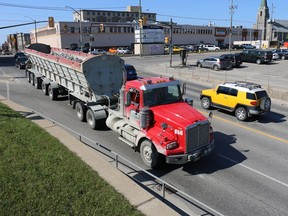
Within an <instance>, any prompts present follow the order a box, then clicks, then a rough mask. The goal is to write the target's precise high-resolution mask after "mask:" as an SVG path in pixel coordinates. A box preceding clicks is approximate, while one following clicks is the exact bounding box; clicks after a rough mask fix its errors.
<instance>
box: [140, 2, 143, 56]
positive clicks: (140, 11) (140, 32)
mask: <svg viewBox="0 0 288 216" xmlns="http://www.w3.org/2000/svg"><path fill="white" fill-rule="evenodd" d="M141 10H142V8H141V0H139V46H140V57H142V32H141V31H142V25H143V21H142V18H141V16H142V11H141ZM140 20H141V24H140Z"/></svg>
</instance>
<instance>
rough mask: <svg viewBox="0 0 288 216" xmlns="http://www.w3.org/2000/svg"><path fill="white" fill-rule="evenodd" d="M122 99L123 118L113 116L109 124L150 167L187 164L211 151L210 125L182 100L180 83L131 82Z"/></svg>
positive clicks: (167, 80) (165, 80) (157, 79)
mask: <svg viewBox="0 0 288 216" xmlns="http://www.w3.org/2000/svg"><path fill="white" fill-rule="evenodd" d="M120 95H121V94H120ZM122 95H123V97H124V100H123V105H122V106H123V108H122V109H121V108H120V113H122V115H119V113H117V112H114V113H113V112H112V113H110V115H109V116H108V118H107V120H106V124H107V126H108V127H110V128H112V129H113V130H115V131H117V132H118V133H119V134H120V139H121V140H123V141H124V142H126V143H128V144H130V145H131V146H132V147H133V148H134V149H135V150H136V151H139V152H140V154H141V157H142V159H143V161H144V163H145V164H146V165H147V166H149V167H152V168H155V167H157V166H159V165H160V164H161V162H163V159H164V160H165V162H166V163H168V164H185V163H187V162H189V161H196V160H198V159H199V158H201V157H203V156H205V155H208V154H209V153H210V152H211V151H212V149H213V147H214V136H213V130H212V127H211V126H210V122H209V121H208V120H207V118H206V117H205V116H203V115H202V114H201V113H200V112H198V111H197V110H196V109H194V108H193V106H191V104H189V103H188V102H187V101H188V100H184V99H183V97H182V92H181V85H180V82H179V81H178V80H174V79H173V78H162V77H154V78H141V79H137V80H133V81H128V82H126V84H125V87H124V89H123V94H122ZM120 101H121V99H120ZM122 106H121V105H120V107H122Z"/></svg>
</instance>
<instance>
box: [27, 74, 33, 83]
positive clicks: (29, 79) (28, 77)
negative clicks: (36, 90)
mask: <svg viewBox="0 0 288 216" xmlns="http://www.w3.org/2000/svg"><path fill="white" fill-rule="evenodd" d="M31 77H32V73H31V72H30V71H27V79H28V82H29V83H31Z"/></svg>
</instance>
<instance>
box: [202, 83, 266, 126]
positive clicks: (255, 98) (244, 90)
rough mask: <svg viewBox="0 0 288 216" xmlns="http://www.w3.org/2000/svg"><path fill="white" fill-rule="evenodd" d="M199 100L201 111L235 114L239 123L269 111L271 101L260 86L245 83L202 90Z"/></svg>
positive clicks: (225, 84)
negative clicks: (213, 109) (214, 109)
mask: <svg viewBox="0 0 288 216" xmlns="http://www.w3.org/2000/svg"><path fill="white" fill-rule="evenodd" d="M200 100H201V105H202V108H203V109H210V108H211V107H215V108H219V109H223V110H227V111H230V112H235V116H236V118H237V119H238V120H239V121H245V120H246V119H247V118H248V117H250V116H252V115H260V114H264V113H267V112H269V111H270V110H271V99H270V97H269V96H268V94H267V92H266V91H265V90H264V89H263V88H262V87H261V85H259V84H256V83H250V82H245V81H237V82H225V83H223V84H220V85H218V86H217V87H216V88H213V89H206V90H203V91H202V92H201V95H200Z"/></svg>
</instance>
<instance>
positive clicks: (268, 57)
mask: <svg viewBox="0 0 288 216" xmlns="http://www.w3.org/2000/svg"><path fill="white" fill-rule="evenodd" d="M240 56H241V58H242V60H243V62H252V63H257V64H262V63H269V62H271V61H272V58H273V54H272V52H271V51H266V50H261V49H247V50H246V49H245V50H243V51H242V52H241V53H240Z"/></svg>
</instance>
